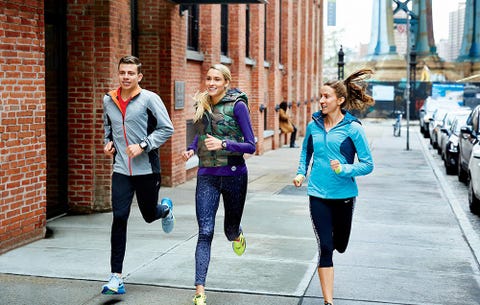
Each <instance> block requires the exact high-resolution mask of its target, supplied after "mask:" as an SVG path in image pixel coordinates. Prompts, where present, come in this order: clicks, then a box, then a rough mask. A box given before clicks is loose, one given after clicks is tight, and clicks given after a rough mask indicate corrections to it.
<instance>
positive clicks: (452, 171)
mask: <svg viewBox="0 0 480 305" xmlns="http://www.w3.org/2000/svg"><path fill="white" fill-rule="evenodd" d="M443 163H444V164H445V172H446V174H447V175H455V174H456V173H457V168H456V167H455V166H454V165H451V164H450V163H449V162H448V157H447V156H445V157H444V159H443Z"/></svg>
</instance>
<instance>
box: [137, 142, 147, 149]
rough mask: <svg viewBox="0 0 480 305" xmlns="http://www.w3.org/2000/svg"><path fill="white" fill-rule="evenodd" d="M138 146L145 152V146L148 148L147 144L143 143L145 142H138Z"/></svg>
mask: <svg viewBox="0 0 480 305" xmlns="http://www.w3.org/2000/svg"><path fill="white" fill-rule="evenodd" d="M139 145H140V148H141V149H143V150H145V148H147V146H148V144H147V142H145V141H142V142H140V144H139Z"/></svg>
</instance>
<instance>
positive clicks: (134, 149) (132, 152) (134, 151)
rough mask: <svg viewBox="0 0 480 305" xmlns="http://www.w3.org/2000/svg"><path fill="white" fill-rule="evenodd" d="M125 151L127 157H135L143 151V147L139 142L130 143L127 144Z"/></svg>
mask: <svg viewBox="0 0 480 305" xmlns="http://www.w3.org/2000/svg"><path fill="white" fill-rule="evenodd" d="M126 152H127V156H128V157H129V158H135V157H136V156H138V155H140V154H141V153H142V152H143V149H142V148H141V147H140V144H131V145H128V146H127V150H126Z"/></svg>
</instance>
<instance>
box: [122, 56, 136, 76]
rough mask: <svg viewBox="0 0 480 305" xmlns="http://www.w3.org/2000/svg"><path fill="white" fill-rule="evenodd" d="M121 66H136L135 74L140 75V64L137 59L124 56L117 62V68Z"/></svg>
mask: <svg viewBox="0 0 480 305" xmlns="http://www.w3.org/2000/svg"><path fill="white" fill-rule="evenodd" d="M121 64H127V65H137V73H138V74H141V73H142V63H141V62H140V59H138V57H135V56H132V55H127V56H124V57H122V58H120V61H119V62H118V68H120V65H121Z"/></svg>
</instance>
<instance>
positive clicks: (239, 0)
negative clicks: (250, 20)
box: [170, 0, 268, 4]
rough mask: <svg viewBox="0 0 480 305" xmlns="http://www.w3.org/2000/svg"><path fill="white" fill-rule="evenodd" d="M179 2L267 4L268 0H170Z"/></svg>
mask: <svg viewBox="0 0 480 305" xmlns="http://www.w3.org/2000/svg"><path fill="white" fill-rule="evenodd" d="M170 1H172V2H175V3H177V4H239V3H256V4H265V3H268V0H223V1H222V0H197V1H193V0H170Z"/></svg>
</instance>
